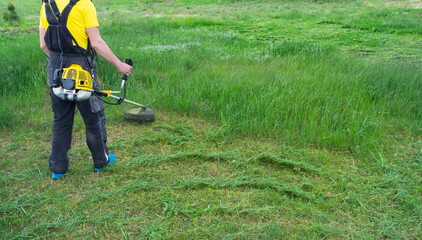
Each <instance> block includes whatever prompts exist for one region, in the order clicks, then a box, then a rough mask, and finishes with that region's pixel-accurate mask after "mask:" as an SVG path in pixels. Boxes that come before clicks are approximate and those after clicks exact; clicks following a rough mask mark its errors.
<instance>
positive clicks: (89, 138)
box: [44, 0, 109, 174]
mask: <svg viewBox="0 0 422 240" xmlns="http://www.w3.org/2000/svg"><path fill="white" fill-rule="evenodd" d="M78 1H79V0H71V1H70V3H69V4H68V5H67V6H66V7H65V8H64V9H63V11H62V13H61V14H60V12H59V10H58V9H57V5H56V4H55V3H53V2H54V1H51V2H50V4H49V3H48V0H44V2H45V13H46V16H47V21H48V28H47V31H46V34H45V38H44V40H45V42H46V45H47V47H48V49H49V50H50V51H51V55H50V58H49V60H48V67H47V83H48V86H49V87H50V96H51V103H52V107H53V112H54V120H53V137H52V149H51V153H50V157H49V165H50V170H51V171H52V172H53V173H56V174H64V173H65V172H66V171H67V169H68V166H69V157H68V156H67V153H68V151H69V149H70V147H71V141H72V127H73V120H74V112H75V106H77V107H78V109H79V112H80V113H81V116H82V118H83V121H84V123H85V129H86V142H87V145H88V147H89V150H90V151H91V154H92V159H93V160H94V167H95V168H103V167H105V166H106V165H107V164H108V161H109V160H108V148H107V144H106V143H107V132H106V129H105V123H106V118H105V114H104V108H103V104H102V101H100V100H99V99H98V97H96V96H92V97H91V98H90V99H88V100H85V101H77V102H74V101H66V100H62V99H60V98H58V97H57V96H56V95H54V93H53V91H52V85H53V77H54V72H55V70H56V69H61V68H67V67H69V66H70V65H72V64H77V65H80V66H81V67H82V68H83V69H84V70H86V71H88V72H90V73H91V75H92V80H93V88H94V89H98V86H99V84H98V79H97V77H96V72H95V65H94V61H93V59H92V57H91V56H90V54H89V53H88V51H87V50H85V49H83V48H81V47H79V46H74V45H73V43H72V39H73V41H74V42H75V43H76V41H75V40H74V38H73V36H72V35H71V34H70V32H69V31H68V30H67V28H66V23H67V19H68V16H69V14H70V12H71V10H72V8H73V6H74V5H75V4H76V3H77V2H78ZM56 16H57V18H56ZM76 45H77V43H76Z"/></svg>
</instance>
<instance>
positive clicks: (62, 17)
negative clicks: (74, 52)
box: [44, 0, 82, 49]
mask: <svg viewBox="0 0 422 240" xmlns="http://www.w3.org/2000/svg"><path fill="white" fill-rule="evenodd" d="M44 2H45V3H46V11H51V10H52V11H53V13H54V16H55V18H56V19H54V20H53V19H52V20H53V23H54V22H58V23H59V24H61V25H62V26H63V27H64V29H65V30H66V34H67V35H68V37H69V38H70V39H72V41H73V42H74V43H75V44H76V46H77V47H79V48H80V49H82V48H81V47H80V46H79V44H78V42H77V41H76V39H75V38H74V37H73V35H72V34H71V33H70V32H69V29H68V28H67V26H66V24H67V19H68V17H69V14H70V11H72V8H73V6H75V4H76V3H78V2H79V0H70V2H69V4H68V5H67V6H66V7H65V8H64V9H63V11H62V13H60V11H59V8H58V7H57V4H56V1H55V0H50V4H48V0H44ZM47 5H50V6H51V8H49V7H48V6H47ZM47 15H49V14H47ZM47 18H50V19H51V18H54V17H51V14H50V17H47ZM47 20H48V19H47Z"/></svg>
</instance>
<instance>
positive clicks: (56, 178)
mask: <svg viewBox="0 0 422 240" xmlns="http://www.w3.org/2000/svg"><path fill="white" fill-rule="evenodd" d="M63 176H64V173H63V174H59V173H53V175H51V178H52V179H53V180H58V179H60V178H62V177H63Z"/></svg>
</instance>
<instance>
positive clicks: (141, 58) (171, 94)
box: [0, 3, 422, 153]
mask: <svg viewBox="0 0 422 240" xmlns="http://www.w3.org/2000/svg"><path fill="white" fill-rule="evenodd" d="M127 4H129V3H127ZM248 14H250V13H248ZM103 18H104V19H103V20H104V23H105V24H104V26H102V28H101V32H102V34H103V37H104V38H105V39H106V40H107V42H108V43H109V45H110V46H115V47H114V48H115V51H116V53H118V55H119V56H122V57H121V58H125V57H130V58H132V59H133V60H134V62H135V73H134V75H133V76H132V79H131V80H130V81H129V96H128V97H129V98H132V100H135V101H141V102H145V103H148V104H151V105H153V106H155V107H156V108H158V109H163V110H169V111H176V112H182V113H187V114H193V115H199V116H202V117H206V118H209V119H214V120H215V121H216V122H219V123H220V124H222V125H226V126H228V127H229V129H231V130H232V131H233V133H241V134H245V135H259V136H267V137H271V138H275V139H279V140H281V141H287V142H292V143H296V144H305V145H313V146H318V147H327V148H332V149H339V150H349V151H352V152H355V153H370V152H374V151H375V152H376V151H381V150H382V146H383V144H384V141H385V139H386V138H388V136H389V135H390V134H391V133H393V132H399V133H400V134H399V135H403V136H409V135H411V134H416V135H420V133H421V130H420V129H421V122H422V121H421V118H422V113H421V110H420V107H419V105H420V102H421V101H422V94H421V91H422V90H421V89H422V87H421V85H422V83H421V80H420V79H422V70H421V68H420V67H419V65H418V64H417V63H416V62H410V61H390V62H379V61H371V60H364V59H356V58H355V57H354V56H353V55H352V56H351V55H345V54H344V52H343V51H342V49H341V46H340V45H335V44H331V42H325V41H321V42H317V41H303V40H294V39H292V40H276V41H266V40H263V41H255V40H251V39H250V38H249V36H250V34H251V32H247V34H246V35H243V34H242V33H239V32H236V30H234V29H235V28H233V26H240V27H241V28H243V27H244V26H242V24H241V23H238V22H236V21H233V22H230V21H229V23H230V24H228V23H227V22H224V21H220V20H210V19H205V18H197V17H186V18H155V19H154V18H148V19H145V18H141V19H139V18H138V17H137V16H136V15H132V16H129V17H128V16H127V15H119V14H113V15H107V14H106V15H104V17H103ZM413 22H414V21H413ZM408 24H409V23H408ZM392 27H394V26H392ZM116 33H122V34H116ZM123 33H124V34H123ZM12 42H13V43H14V44H11V43H12ZM0 44H1V47H2V48H1V55H2V56H3V59H4V62H5V66H6V67H3V68H2V69H1V71H0V76H1V79H0V85H1V88H0V89H1V90H0V91H1V98H2V102H3V103H6V104H2V106H1V111H0V114H1V115H0V125H1V126H2V127H3V128H7V127H13V126H19V125H20V122H25V123H26V124H33V125H37V124H38V125H39V124H41V125H42V123H41V121H43V119H46V118H47V117H46V114H45V112H46V111H49V109H48V110H47V107H46V106H48V104H46V103H48V95H47V92H48V91H47V89H46V84H45V70H44V62H45V60H46V59H45V57H43V53H42V51H41V50H38V39H37V35H36V34H30V35H24V36H18V37H12V38H10V37H9V38H7V37H5V38H2V39H1V41H0ZM119 46H124V48H121V49H119V48H118V47H119ZM34 49H35V50H34ZM21 56H25V58H22V57H21ZM97 65H98V72H99V76H100V78H101V80H102V82H103V83H104V87H105V88H113V87H118V86H119V83H118V78H119V74H117V73H116V71H115V70H114V69H113V68H112V66H111V65H109V64H107V63H105V62H104V60H102V59H99V60H98V63H97ZM30 109H32V110H30ZM28 111H30V114H28ZM114 114H118V113H117V112H114ZM38 119H41V121H40V120H38ZM22 120H24V121H22Z"/></svg>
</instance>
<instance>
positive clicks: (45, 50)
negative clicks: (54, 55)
mask: <svg viewBox="0 0 422 240" xmlns="http://www.w3.org/2000/svg"><path fill="white" fill-rule="evenodd" d="M44 36H45V29H44V28H40V47H41V49H42V50H43V51H44V52H45V54H46V55H47V57H50V50H48V48H47V45H46V44H45V41H44Z"/></svg>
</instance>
